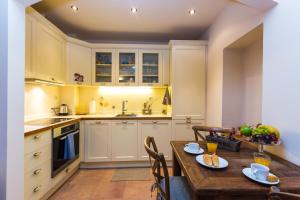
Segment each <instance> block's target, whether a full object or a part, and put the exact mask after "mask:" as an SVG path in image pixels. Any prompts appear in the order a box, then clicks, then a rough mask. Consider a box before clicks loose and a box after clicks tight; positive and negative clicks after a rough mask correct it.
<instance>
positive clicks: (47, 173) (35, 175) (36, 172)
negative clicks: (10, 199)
mask: <svg viewBox="0 0 300 200" xmlns="http://www.w3.org/2000/svg"><path fill="white" fill-rule="evenodd" d="M44 179H48V180H49V181H50V179H51V160H47V161H45V162H43V163H42V164H41V165H38V166H36V167H35V168H33V169H31V170H29V171H28V172H26V173H25V177H24V180H25V187H26V186H27V185H34V184H37V183H39V182H41V181H42V180H44Z"/></svg>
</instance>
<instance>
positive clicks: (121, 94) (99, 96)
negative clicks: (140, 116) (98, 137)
mask: <svg viewBox="0 0 300 200" xmlns="http://www.w3.org/2000/svg"><path fill="white" fill-rule="evenodd" d="M164 93H165V88H152V87H80V88H79V92H78V98H79V100H78V102H79V106H78V110H77V112H78V113H86V112H88V110H89V103H90V101H92V100H93V99H94V100H96V110H97V113H101V114H113V113H115V114H117V113H120V112H121V110H122V101H123V100H127V101H128V103H127V112H128V113H142V109H143V104H144V102H147V101H148V100H149V98H151V99H152V100H151V102H152V112H153V113H154V114H156V113H157V114H160V113H161V112H162V110H163V109H164V108H165V106H164V105H163V104H162V101H163V97H164ZM113 107H115V109H113Z"/></svg>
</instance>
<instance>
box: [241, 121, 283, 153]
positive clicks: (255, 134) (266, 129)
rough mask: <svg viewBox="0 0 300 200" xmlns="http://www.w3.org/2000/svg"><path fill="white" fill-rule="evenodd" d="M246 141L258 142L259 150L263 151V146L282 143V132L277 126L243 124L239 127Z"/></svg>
mask: <svg viewBox="0 0 300 200" xmlns="http://www.w3.org/2000/svg"><path fill="white" fill-rule="evenodd" d="M239 131H240V133H241V135H242V136H243V137H244V138H245V140H246V141H248V142H251V143H254V144H257V145H258V151H259V152H263V146H272V145H280V144H281V140H280V133H279V131H278V129H277V128H275V127H273V126H269V125H262V124H258V125H257V126H256V127H253V126H249V125H243V126H241V127H240V128H239Z"/></svg>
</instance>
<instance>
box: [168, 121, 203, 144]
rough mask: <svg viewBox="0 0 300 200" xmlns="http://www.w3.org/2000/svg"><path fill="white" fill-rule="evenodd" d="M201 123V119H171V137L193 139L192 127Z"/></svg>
mask: <svg viewBox="0 0 300 200" xmlns="http://www.w3.org/2000/svg"><path fill="white" fill-rule="evenodd" d="M203 125H204V121H203V120H172V134H173V136H172V137H173V138H172V139H174V140H184V141H195V135H194V131H193V129H192V127H193V126H203Z"/></svg>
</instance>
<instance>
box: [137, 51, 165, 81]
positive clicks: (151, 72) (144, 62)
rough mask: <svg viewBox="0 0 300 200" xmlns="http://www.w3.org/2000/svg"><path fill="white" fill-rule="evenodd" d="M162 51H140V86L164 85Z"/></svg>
mask: <svg viewBox="0 0 300 200" xmlns="http://www.w3.org/2000/svg"><path fill="white" fill-rule="evenodd" d="M162 72H163V69H162V51H160V50H139V85H147V86H160V85H162V77H163V76H162Z"/></svg>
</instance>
